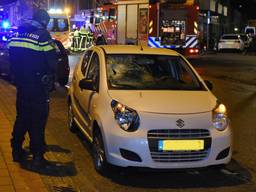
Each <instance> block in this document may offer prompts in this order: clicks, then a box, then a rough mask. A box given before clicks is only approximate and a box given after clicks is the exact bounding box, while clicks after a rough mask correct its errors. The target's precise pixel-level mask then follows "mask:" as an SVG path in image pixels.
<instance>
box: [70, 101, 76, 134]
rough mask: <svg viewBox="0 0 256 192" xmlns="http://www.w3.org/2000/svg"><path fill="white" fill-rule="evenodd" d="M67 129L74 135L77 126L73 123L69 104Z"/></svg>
mask: <svg viewBox="0 0 256 192" xmlns="http://www.w3.org/2000/svg"><path fill="white" fill-rule="evenodd" d="M68 129H69V130H70V131H71V132H72V133H75V132H76V131H77V126H76V124H75V121H74V114H73V109H72V106H71V103H69V104H68Z"/></svg>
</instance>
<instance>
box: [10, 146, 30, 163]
mask: <svg viewBox="0 0 256 192" xmlns="http://www.w3.org/2000/svg"><path fill="white" fill-rule="evenodd" d="M28 155H29V153H28V152H27V151H25V150H24V149H21V150H18V151H12V160H13V161H14V162H19V163H21V162H23V161H25V160H26V159H27V157H28Z"/></svg>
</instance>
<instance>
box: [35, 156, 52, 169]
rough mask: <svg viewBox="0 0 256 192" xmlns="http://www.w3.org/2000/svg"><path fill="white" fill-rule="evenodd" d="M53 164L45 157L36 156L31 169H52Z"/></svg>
mask: <svg viewBox="0 0 256 192" xmlns="http://www.w3.org/2000/svg"><path fill="white" fill-rule="evenodd" d="M51 165H52V164H51V162H50V161H48V160H46V159H45V158H44V156H43V155H34V156H33V160H32V163H31V168H32V169H34V170H40V169H45V168H48V167H50V166H51Z"/></svg>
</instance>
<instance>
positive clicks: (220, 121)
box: [212, 104, 229, 131]
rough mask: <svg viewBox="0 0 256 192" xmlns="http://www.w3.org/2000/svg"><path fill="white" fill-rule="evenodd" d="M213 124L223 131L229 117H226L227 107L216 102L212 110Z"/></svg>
mask: <svg viewBox="0 0 256 192" xmlns="http://www.w3.org/2000/svg"><path fill="white" fill-rule="evenodd" d="M212 122H213V126H214V127H215V128H216V129H217V130H219V131H224V130H225V129H226V128H227V126H228V124H229V119H228V117H227V109H226V106H225V105H224V104H218V105H217V106H216V107H215V109H214V110H213V119H212Z"/></svg>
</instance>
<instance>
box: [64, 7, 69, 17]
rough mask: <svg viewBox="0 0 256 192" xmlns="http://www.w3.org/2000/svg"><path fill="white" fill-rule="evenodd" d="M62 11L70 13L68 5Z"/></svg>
mask: <svg viewBox="0 0 256 192" xmlns="http://www.w3.org/2000/svg"><path fill="white" fill-rule="evenodd" d="M64 11H65V13H66V14H67V15H68V14H69V13H70V9H69V8H68V7H66V8H65V10H64Z"/></svg>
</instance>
